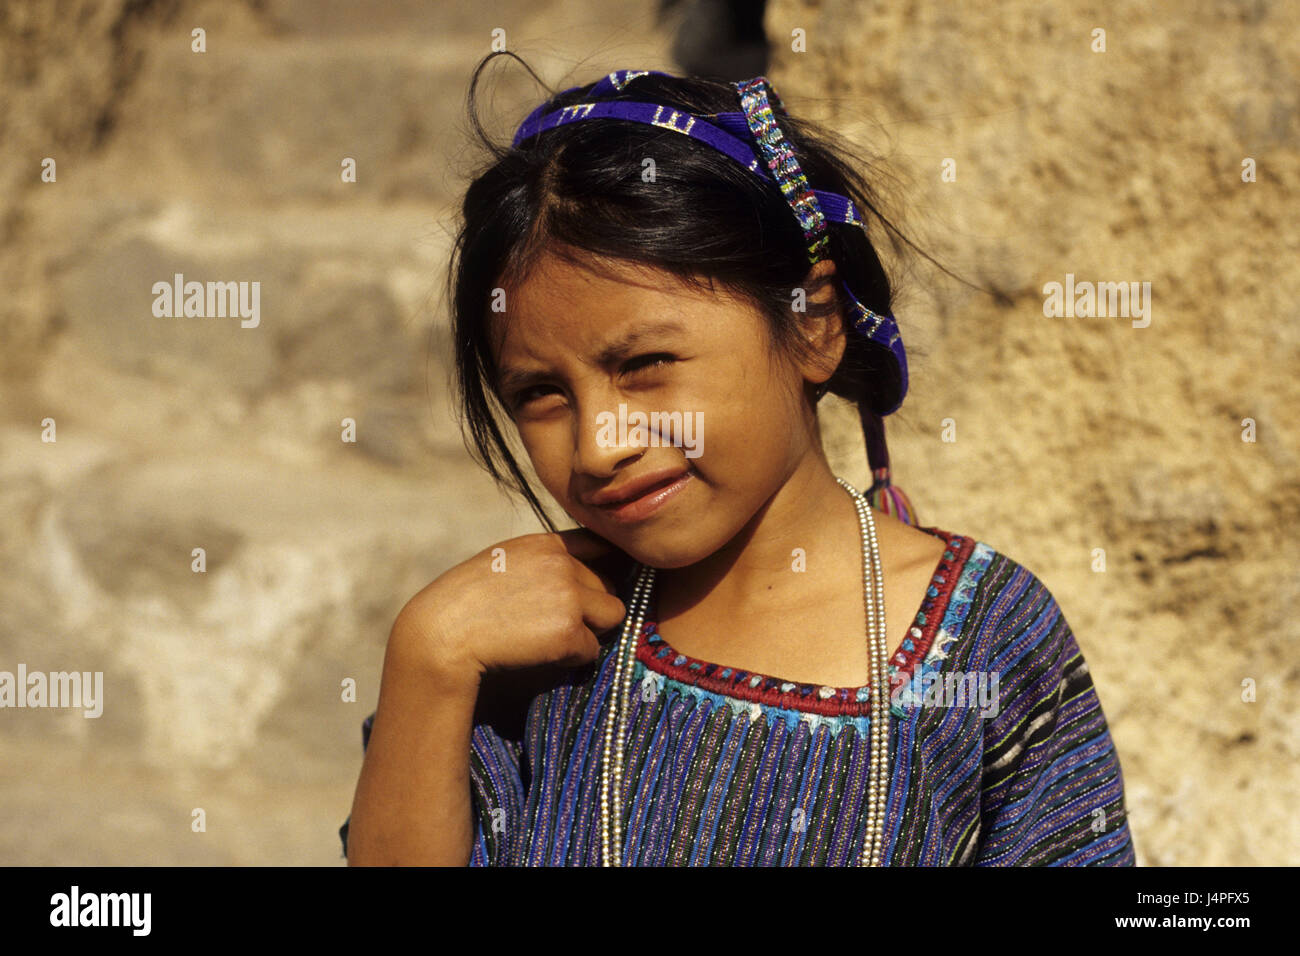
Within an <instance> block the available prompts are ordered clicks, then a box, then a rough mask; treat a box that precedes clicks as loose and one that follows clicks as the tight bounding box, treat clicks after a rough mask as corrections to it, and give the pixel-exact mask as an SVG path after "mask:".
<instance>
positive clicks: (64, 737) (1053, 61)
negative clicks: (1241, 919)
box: [0, 0, 1300, 866]
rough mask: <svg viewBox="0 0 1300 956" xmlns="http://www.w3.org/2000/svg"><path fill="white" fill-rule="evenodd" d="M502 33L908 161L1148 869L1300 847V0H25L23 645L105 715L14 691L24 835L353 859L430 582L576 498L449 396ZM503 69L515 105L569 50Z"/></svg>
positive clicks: (1022, 511) (993, 499)
mask: <svg viewBox="0 0 1300 956" xmlns="http://www.w3.org/2000/svg"><path fill="white" fill-rule="evenodd" d="M196 29H201V30H202V31H203V33H202V34H201V37H202V40H203V46H204V52H196V51H195V50H194V45H195V44H196V38H195V34H194V33H193V31H195V30H196ZM1098 30H1101V31H1104V33H1102V34H1098V33H1097V32H1096V31H1098ZM494 31H504V32H503V33H494ZM494 37H496V38H497V42H498V43H500V42H502V41H504V43H505V46H506V47H507V48H508V49H510V50H513V51H514V52H516V53H518V54H520V55H521V56H523V57H524V58H525V59H526V60H527V61H528V62H529V63H530V64H531V65H532V66H533V67H534V68H535V69H537V70H538V72H539V73H540V74H541V75H542V76H543V77H544V78H545V79H546V80H547V81H548V82H549V83H550V84H551V85H552V86H553V87H555V88H557V89H558V88H563V87H566V86H572V85H576V84H578V83H585V82H590V81H592V80H594V79H596V78H598V77H599V76H600V75H602V74H603V73H606V72H609V71H611V70H614V69H619V68H638V69H661V70H667V71H670V72H686V71H691V72H706V73H714V74H717V75H722V76H724V78H728V79H738V78H742V77H748V76H752V75H755V74H757V73H759V72H766V74H767V75H768V76H769V77H771V79H772V80H773V82H774V84H775V85H776V87H777V89H778V90H779V91H780V93H781V96H782V97H783V99H784V100H785V103H786V105H787V106H788V107H789V108H790V109H791V110H792V111H794V112H796V113H802V114H804V115H807V116H809V117H811V118H815V119H821V120H824V121H826V122H830V123H832V124H834V125H835V126H836V127H837V128H838V129H840V130H841V131H842V132H843V133H844V134H845V135H846V136H848V137H849V138H850V139H851V141H853V142H854V143H855V144H857V145H859V146H860V147H863V148H864V149H866V150H867V151H869V152H872V153H875V154H878V155H880V156H882V157H884V159H885V160H886V162H887V163H888V164H889V169H890V170H892V171H893V173H894V174H895V177H896V181H891V182H889V183H883V184H882V188H883V189H885V190H886V191H887V192H888V193H889V195H890V196H891V198H893V200H894V203H895V206H896V209H897V210H898V211H899V213H900V219H901V222H902V225H903V227H904V228H905V229H907V230H909V234H911V235H913V236H914V237H915V238H916V239H917V241H918V242H919V243H920V244H921V246H922V248H923V249H925V250H926V251H927V252H929V253H931V254H933V255H935V256H937V257H938V258H939V259H940V260H941V261H942V262H944V263H945V264H946V265H947V266H949V267H950V268H952V269H953V270H954V271H956V272H958V273H959V274H960V275H962V276H964V277H967V278H968V279H970V280H971V281H973V282H974V283H976V284H979V285H983V286H985V287H987V288H990V289H993V290H996V292H997V294H996V295H990V294H986V293H981V292H977V291H974V290H972V289H971V288H969V287H966V286H964V285H962V284H960V283H958V282H955V281H953V280H952V279H950V278H948V277H947V276H945V275H943V274H942V273H941V272H939V271H938V270H936V269H934V268H933V267H931V266H929V265H928V264H926V263H925V262H924V261H923V260H919V261H915V262H912V263H910V264H909V263H903V262H900V263H898V264H897V268H898V269H899V275H900V278H901V280H902V283H903V297H902V299H901V300H900V305H899V308H898V310H897V313H898V315H899V319H900V325H901V327H902V330H903V335H904V339H905V341H906V342H907V344H908V346H909V348H911V349H914V352H913V360H912V384H911V392H910V394H909V397H908V400H907V403H906V404H905V405H904V406H903V408H902V409H901V410H900V411H899V412H897V413H896V414H894V415H893V416H891V417H890V418H889V419H888V425H889V438H890V449H891V453H892V457H893V460H894V472H895V478H896V482H897V483H898V484H899V485H901V486H902V487H904V488H905V489H906V490H907V492H908V493H909V495H910V496H911V498H912V501H913V503H914V504H915V505H916V508H917V510H918V512H919V519H920V522H921V523H922V524H925V525H933V526H938V527H940V528H943V529H946V530H950V531H956V532H960V533H963V534H968V535H971V536H973V537H975V538H977V539H979V540H982V541H985V542H987V543H988V544H989V545H991V546H992V547H994V548H996V549H997V550H999V551H1002V552H1003V553H1005V554H1007V555H1009V556H1010V557H1012V558H1014V559H1015V560H1017V561H1019V562H1021V563H1022V564H1024V565H1025V566H1026V567H1028V568H1029V569H1030V570H1032V571H1033V572H1034V573H1035V574H1037V575H1038V576H1039V577H1040V578H1041V579H1042V580H1043V581H1044V582H1045V583H1046V584H1047V586H1048V588H1049V589H1050V590H1051V591H1052V593H1053V594H1054V595H1055V597H1056V598H1057V600H1058V602H1059V603H1060V605H1061V607H1062V609H1063V611H1064V613H1065V615H1066V618H1067V620H1068V621H1069V622H1070V624H1071V626H1072V627H1073V629H1074V632H1075V634H1076V636H1077V638H1078V641H1079V644H1080V646H1081V647H1082V649H1083V652H1084V654H1085V656H1086V658H1087V660H1088V662H1089V665H1090V667H1091V671H1092V675H1093V679H1094V681H1095V683H1096V686H1097V688H1098V693H1099V695H1100V697H1101V701H1102V704H1103V707H1104V709H1105V713H1106V716H1107V718H1108V721H1109V724H1110V729H1111V733H1112V736H1113V738H1114V740H1115V743H1116V746H1117V748H1118V750H1119V754H1120V759H1121V763H1122V767H1123V771H1124V776H1125V783H1126V790H1127V798H1128V806H1129V812H1130V825H1131V827H1132V832H1133V834H1134V841H1135V844H1136V848H1137V854H1138V860H1139V863H1140V864H1142V865H1148V866H1161V865H1176V864H1188V865H1199V864H1237V865H1250V864H1296V863H1300V852H1298V850H1300V824H1298V823H1297V818H1296V814H1295V813H1294V808H1295V807H1296V805H1297V802H1298V801H1297V795H1298V794H1297V791H1298V789H1300V787H1298V783H1297V774H1296V767H1297V757H1300V720H1298V714H1297V705H1296V699H1297V694H1296V691H1297V687H1298V686H1300V673H1298V668H1300V664H1298V662H1297V653H1296V648H1297V636H1300V619H1298V616H1297V612H1298V611H1300V608H1298V607H1297V603H1298V602H1297V597H1298V596H1300V560H1298V559H1300V547H1298V546H1297V534H1296V530H1295V529H1296V521H1297V518H1300V482H1297V478H1296V474H1297V464H1298V462H1300V456H1298V454H1297V453H1298V452H1300V442H1298V441H1297V435H1296V423H1295V417H1296V415H1297V411H1298V410H1300V386H1298V385H1297V373H1298V372H1300V306H1298V305H1297V303H1298V302H1300V270H1298V269H1297V261H1300V235H1298V234H1297V230H1296V227H1295V222H1296V214H1297V211H1298V210H1297V204H1296V199H1295V197H1296V195H1297V187H1300V113H1298V111H1297V110H1298V103H1297V100H1298V97H1300V8H1297V7H1296V5H1294V4H1286V3H1282V2H1268V0H1257V2H1256V0H1243V2H1229V0H1218V2H1210V0H1205V2H1197V3H1184V2H1174V0H1167V2H1157V3H1154V4H1153V3H1147V2H1141V3H1139V2H1118V3H1113V4H1085V5H1082V6H1080V5H1078V4H1073V3H1068V2H1064V0H1060V2H1058V0H1051V2H1039V0H1032V2H1031V0H1008V2H999V3H977V4H967V5H959V6H956V7H954V6H953V5H952V4H947V3H942V2H932V0H923V2H918V3H911V4H883V3H874V2H865V0H864V2H850V0H820V2H813V0H770V2H768V3H767V4H766V5H764V4H729V3H724V2H703V0H677V2H659V0H625V2H623V0H616V2H609V0H603V2H595V0H563V2H560V0H530V2H496V0H481V2H474V3H451V2H441V0H440V2H433V0H424V2H417V0H395V2H383V3H369V2H362V0H355V2H343V0H229V2H207V3H204V2H191V0H100V2H72V0H67V2H34V0H8V2H6V3H5V4H3V5H0V77H2V80H0V289H2V290H3V295H2V296H0V569H2V570H3V573H2V574H0V670H5V671H10V672H16V671H17V668H18V665H19V664H20V663H22V664H25V666H26V667H27V669H28V670H29V671H37V670H40V671H58V670H77V671H92V672H93V671H102V672H103V675H104V707H103V714H102V716H101V717H99V718H97V719H88V718H85V717H83V716H82V714H81V712H80V711H67V710H55V709H21V710H19V709H4V710H0V821H3V822H0V863H5V864H81V865H86V864H89V865H107V864H127V865H132V864H253V865H262V864H320V865H339V864H342V862H343V860H342V857H341V853H340V844H339V839H338V834H337V830H338V827H339V825H340V824H341V823H342V822H343V820H344V818H345V817H346V816H347V813H348V811H349V809H350V805H351V801H352V795H353V790H354V787H355V784H356V778H357V773H358V771H359V769H360V765H361V756H362V751H361V731H360V727H361V721H362V719H363V718H364V717H365V716H366V715H367V714H369V713H370V712H371V711H372V710H373V709H374V705H375V701H376V698H377V692H378V681H379V674H380V665H381V662H382V657H383V650H384V645H385V641H386V639H387V635H388V629H389V627H390V625H391V623H392V621H393V618H394V616H395V615H396V613H397V611H398V610H399V609H400V608H401V606H402V605H403V604H404V603H405V602H406V600H407V599H408V598H409V597H410V596H411V595H413V594H414V593H415V592H416V591H418V590H419V589H420V588H422V587H423V586H424V585H425V584H426V583H428V582H429V581H430V580H432V579H433V578H435V577H437V576H438V575H439V574H441V573H442V572H443V571H444V570H446V569H447V568H449V567H451V566H452V565H454V564H457V563H459V562H460V561H462V560H464V559H465V558H466V557H468V556H470V555H471V554H473V553H475V552H477V551H479V550H481V549H482V548H484V547H486V546H488V545H489V544H491V543H493V542H495V541H499V540H501V539H504V538H508V537H513V536H515V535H518V534H523V533H527V532H530V531H535V530H538V525H537V524H536V522H535V520H534V519H533V518H532V516H531V514H530V513H529V512H528V511H527V509H526V508H524V507H523V506H522V505H519V504H516V503H514V502H512V501H511V500H510V499H509V498H508V497H507V496H506V495H505V494H504V493H502V492H499V491H498V490H497V489H496V488H495V487H494V486H493V485H492V483H491V482H490V481H489V480H488V479H487V478H486V477H485V476H484V475H483V474H482V473H480V471H479V470H478V469H477V468H476V466H475V465H474V464H473V462H472V461H471V460H470V458H469V456H468V455H467V453H466V451H465V448H464V444H463V442H462V439H461V435H460V431H459V428H458V424H457V421H456V414H455V409H454V407H453V402H452V395H451V392H450V382H451V379H450V376H449V373H450V364H449V352H448V341H449V340H448V333H447V310H446V300H445V296H444V293H443V288H444V281H445V274H446V264H447V255H448V250H449V246H450V242H451V239H452V236H453V234H454V232H453V230H454V227H455V223H454V217H455V214H456V209H457V206H458V202H459V198H460V195H461V192H462V190H463V188H464V186H465V184H466V182H467V180H468V177H469V176H470V175H472V173H473V172H474V170H475V168H476V166H477V165H478V163H479V162H480V160H481V159H482V157H481V156H480V155H479V154H478V153H477V152H476V151H475V150H474V148H473V147H472V146H471V145H470V138H469V135H468V132H467V124H466V122H465V113H464V95H465V90H466V85H467V82H468V78H469V74H470V71H471V69H472V67H473V66H474V64H475V63H476V62H477V61H478V60H479V58H481V57H482V56H483V55H485V54H486V53H488V52H489V51H490V50H491V49H492V44H493V42H494ZM498 67H499V68H498ZM490 76H491V77H492V78H493V79H492V82H490V83H489V84H488V89H489V90H490V91H491V92H490V95H489V96H488V97H487V102H488V104H489V105H490V107H491V113H492V129H493V130H494V131H495V132H496V133H497V134H498V135H499V136H501V137H502V138H507V137H508V135H509V133H510V131H511V130H512V129H513V128H514V126H515V124H516V123H517V122H518V121H519V120H520V119H521V118H522V117H523V116H524V115H525V114H526V113H527V112H528V111H529V110H530V109H531V108H532V107H533V106H534V105H536V103H537V102H538V101H540V99H541V97H542V95H543V91H541V90H540V89H538V88H537V86H536V85H535V84H534V83H533V81H532V80H531V79H530V78H529V77H528V76H527V75H526V73H525V72H524V71H523V70H522V69H521V68H519V67H518V66H511V65H510V64H509V63H508V62H507V61H504V60H503V61H499V62H498V64H496V65H495V66H494V68H493V69H492V71H491V73H490ZM349 158H350V159H352V160H354V161H355V168H356V181H355V182H345V181H343V177H342V175H341V169H342V164H343V163H344V162H345V160H347V159H349ZM47 160H53V165H51V164H50V163H48V162H47ZM176 273H182V274H183V275H184V276H185V277H186V279H187V280H198V281H204V282H206V281H258V282H260V284H261V285H260V288H261V300H260V309H261V315H260V324H259V325H258V326H257V327H256V328H241V327H240V325H239V320H238V319H222V318H190V319H167V318H157V317H155V316H154V315H153V313H152V311H151V310H152V305H153V301H154V293H153V292H152V287H153V284H154V283H156V282H159V281H163V282H170V281H171V280H172V277H173V276H174V275H175V274H176ZM1067 274H1068V275H1072V276H1073V277H1074V279H1075V280H1076V281H1078V282H1083V281H1091V282H1139V283H1140V282H1150V283H1151V302H1150V305H1151V312H1150V324H1149V325H1148V326H1147V327H1145V328H1133V327H1132V323H1131V322H1130V320H1129V319H1126V318H1122V317H1113V316H1112V317H1095V318H1083V317H1074V318H1060V317H1047V316H1045V315H1044V307H1043V305H1044V292H1043V287H1044V285H1046V284H1047V283H1049V282H1061V283H1064V282H1066V281H1067V280H1066V276H1067ZM1287 409H1290V411H1289V412H1288V411H1287ZM825 412H826V420H825V424H824V428H825V435H826V440H827V443H828V450H829V452H830V454H831V456H832V459H833V462H832V463H833V464H834V465H835V467H836V471H837V472H838V473H840V474H842V475H844V476H845V477H846V478H848V479H849V480H851V481H853V482H855V483H856V484H858V486H859V487H862V486H865V485H866V484H867V483H868V482H867V479H868V473H867V465H866V459H865V454H864V451H863V448H862V444H861V437H860V435H859V434H858V432H857V429H856V421H855V419H854V417H853V415H852V413H851V412H848V410H847V409H845V408H843V407H842V406H841V407H839V408H836V407H834V406H830V407H827V408H826V409H825ZM846 412H848V413H847V414H845V413H846ZM47 419H50V420H53V428H54V429H55V431H54V432H53V435H51V433H50V425H49V424H48V423H47V424H43V422H45V421H46V420H47ZM344 419H352V420H354V421H355V423H356V424H355V437H356V440H355V442H345V441H343V440H342V434H343V425H342V423H343V421H344ZM43 436H45V437H46V438H47V439H48V438H49V437H55V438H56V440H55V441H53V442H51V441H49V440H42V438H43ZM954 438H955V440H953V439H954ZM555 513H556V514H557V515H558V509H555ZM195 548H202V549H204V554H205V556H206V571H204V572H203V573H195V572H194V571H193V570H192V569H191V564H192V561H193V560H194V558H193V550H194V549H195ZM349 680H351V681H355V687H356V693H355V700H349V699H346V697H347V695H346V693H345V690H344V688H345V684H346V682H347V681H349ZM1244 698H1245V699H1244ZM196 810H202V811H203V812H202V814H201V817H202V820H203V823H204V826H203V828H202V829H196V826H195V823H194V821H195V820H196V819H197V817H196V814H195V811H196Z"/></svg>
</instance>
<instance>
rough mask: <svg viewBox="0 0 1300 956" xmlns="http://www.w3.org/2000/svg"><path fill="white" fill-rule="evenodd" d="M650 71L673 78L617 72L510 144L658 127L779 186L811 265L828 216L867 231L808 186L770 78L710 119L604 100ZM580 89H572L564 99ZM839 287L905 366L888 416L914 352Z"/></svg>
mask: <svg viewBox="0 0 1300 956" xmlns="http://www.w3.org/2000/svg"><path fill="white" fill-rule="evenodd" d="M649 74H655V75H657V76H670V75H671V74H668V73H663V72H662V71H660V70H616V71H614V72H613V73H610V74H609V75H608V76H605V77H602V78H601V80H600V81H599V82H598V83H596V84H595V85H594V86H593V87H592V88H591V91H590V94H589V95H590V96H591V97H592V100H591V101H590V102H585V103H575V104H573V105H571V106H565V107H562V108H560V109H558V110H554V111H552V112H550V113H546V114H543V113H542V110H544V109H545V108H546V104H545V103H543V104H542V105H541V106H538V107H537V108H536V109H535V110H533V111H532V112H531V113H529V114H528V116H527V118H526V119H525V120H524V121H523V122H522V123H521V124H520V125H519V129H517V130H516V131H515V135H514V139H513V141H512V142H511V145H512V146H514V147H518V146H519V144H520V143H522V142H523V141H524V140H526V139H528V138H529V137H531V136H536V135H537V134H538V133H542V132H545V131H546V130H549V129H554V128H555V127H557V126H563V125H565V124H568V123H576V122H579V121H581V120H588V119H621V120H630V121H632V122H634V123H645V124H647V125H650V126H659V127H662V128H663V129H669V130H672V131H673V132H675V133H681V134H682V135H684V136H689V137H691V138H692V139H696V140H699V141H701V142H703V143H706V144H708V145H709V146H712V147H713V148H714V149H716V150H717V151H718V152H720V153H725V154H726V155H728V156H730V157H731V158H732V159H733V160H735V161H736V162H737V163H739V164H740V165H741V166H744V167H745V168H746V169H748V170H749V171H750V172H752V173H754V174H755V175H756V176H758V177H759V178H761V179H765V180H767V181H769V182H773V181H774V182H775V184H776V186H777V187H778V188H779V189H780V190H781V194H782V195H783V196H784V197H785V199H786V202H788V203H789V204H790V208H791V209H792V210H793V211H794V215H795V218H796V219H797V220H798V221H799V226H800V227H801V228H802V229H803V234H804V240H805V241H806V242H807V244H808V261H809V262H810V263H811V264H816V263H818V262H820V261H822V260H823V259H827V258H830V253H829V249H828V247H829V244H830V234H829V232H828V229H827V217H828V216H829V217H830V219H831V221H834V222H843V223H847V224H849V225H853V226H858V227H860V228H863V227H864V223H863V222H862V219H861V218H860V217H859V216H858V212H857V208H856V207H855V206H854V204H853V201H852V200H851V199H848V198H847V197H845V196H841V195H840V194H839V193H833V192H826V191H824V190H820V189H812V188H810V187H809V184H808V178H807V176H805V175H804V172H803V170H802V169H801V168H800V167H799V162H798V160H797V159H796V158H795V155H794V150H793V149H792V148H791V147H790V144H789V143H788V142H787V141H786V139H785V137H784V136H783V135H782V134H781V128H780V127H779V126H778V125H777V123H776V117H775V115H774V114H773V112H772V106H773V104H774V105H775V106H776V107H777V108H778V109H783V108H784V106H783V104H782V102H781V98H780V96H778V95H777V92H776V90H775V89H774V88H773V87H772V85H771V83H769V82H768V80H767V78H766V77H763V76H756V77H754V78H753V79H750V80H745V81H743V82H740V83H735V84H733V85H734V86H735V87H736V91H737V93H738V94H739V97H740V104H741V107H742V109H741V111H739V112H735V113H717V114H713V115H710V116H709V117H708V119H707V120H706V119H705V118H704V117H702V116H697V115H696V114H694V113H685V112H681V111H679V110H675V109H673V108H671V107H669V106H664V105H663V104H662V103H642V102H636V101H632V100H604V101H600V100H599V99H598V98H599V97H601V96H604V95H606V94H610V93H618V92H621V91H622V90H623V89H624V87H626V86H627V84H628V83H629V82H631V81H632V80H634V79H636V78H637V77H639V76H646V75H649ZM579 88H580V87H577V86H573V87H570V88H569V89H567V90H565V91H564V92H563V93H561V94H560V95H561V96H563V95H564V93H571V92H573V91H574V90H577V89H579ZM710 121H712V122H710ZM741 137H744V138H743V139H742V138H741ZM754 144H756V145H757V146H758V155H756V154H755V152H754ZM840 286H841V288H843V290H844V293H845V295H847V296H848V299H849V302H850V304H851V305H852V307H853V310H854V312H855V313H856V315H857V318H856V319H855V320H854V322H853V327H854V328H855V329H857V331H858V332H860V333H861V334H862V335H864V336H866V337H867V338H868V339H870V340H871V341H872V342H875V343H876V344H877V345H880V346H882V347H884V348H886V349H888V350H889V353H890V355H892V356H893V359H894V363H895V365H896V366H897V368H898V378H899V388H898V399H897V401H895V402H894V404H893V405H892V406H891V407H890V408H889V409H887V410H886V411H883V412H880V414H881V415H888V414H890V413H891V412H893V411H895V410H896V409H897V408H898V407H899V406H900V405H902V404H903V398H904V396H906V395H907V353H906V352H905V351H904V350H903V340H902V337H901V336H900V335H899V332H898V324H897V323H896V322H895V321H894V317H893V316H892V315H890V314H888V313H880V312H874V311H872V310H871V309H868V308H867V307H866V306H865V305H863V304H862V303H861V302H860V301H859V300H858V297H857V296H856V295H854V294H853V290H852V289H850V288H849V286H848V283H847V282H845V281H844V280H842V279H841V280H840Z"/></svg>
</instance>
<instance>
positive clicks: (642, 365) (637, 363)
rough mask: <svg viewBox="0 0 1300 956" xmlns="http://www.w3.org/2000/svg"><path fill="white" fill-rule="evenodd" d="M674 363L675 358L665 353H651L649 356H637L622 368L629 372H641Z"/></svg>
mask: <svg viewBox="0 0 1300 956" xmlns="http://www.w3.org/2000/svg"><path fill="white" fill-rule="evenodd" d="M676 361H677V356H675V355H670V354H669V353H667V352H653V353H651V354H649V355H638V356H637V357H636V358H634V359H630V360H629V361H628V363H627V364H626V365H624V366H623V368H624V369H625V370H628V371H631V372H642V371H645V370H646V369H652V368H664V367H666V366H668V365H671V364H672V363H673V362H676Z"/></svg>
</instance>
